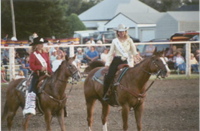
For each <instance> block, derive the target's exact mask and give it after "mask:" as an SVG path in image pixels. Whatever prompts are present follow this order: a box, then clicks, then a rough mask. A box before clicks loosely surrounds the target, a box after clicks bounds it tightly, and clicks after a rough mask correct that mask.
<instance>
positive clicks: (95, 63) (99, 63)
mask: <svg viewBox="0 0 200 131" xmlns="http://www.w3.org/2000/svg"><path fill="white" fill-rule="evenodd" d="M104 66H105V62H104V61H101V60H95V61H92V62H90V63H89V64H88V66H87V67H86V68H85V70H84V73H85V74H88V73H89V72H90V71H91V70H92V69H94V68H96V67H104Z"/></svg>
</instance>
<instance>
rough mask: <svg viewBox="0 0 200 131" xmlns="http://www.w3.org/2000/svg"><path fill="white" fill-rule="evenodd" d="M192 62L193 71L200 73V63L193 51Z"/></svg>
mask: <svg viewBox="0 0 200 131" xmlns="http://www.w3.org/2000/svg"><path fill="white" fill-rule="evenodd" d="M190 64H191V68H192V71H193V72H194V73H199V64H198V61H197V60H196V58H195V57H194V54H193V53H191V57H190Z"/></svg>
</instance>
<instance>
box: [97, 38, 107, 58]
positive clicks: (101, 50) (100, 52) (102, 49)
mask: <svg viewBox="0 0 200 131" xmlns="http://www.w3.org/2000/svg"><path fill="white" fill-rule="evenodd" d="M97 44H100V46H97V47H96V50H97V52H98V53H99V58H101V54H102V53H103V51H104V50H105V49H106V47H105V46H102V45H103V43H102V41H100V40H99V41H97Z"/></svg>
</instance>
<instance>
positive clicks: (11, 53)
mask: <svg viewBox="0 0 200 131" xmlns="http://www.w3.org/2000/svg"><path fill="white" fill-rule="evenodd" d="M192 43H198V44H199V43H200V41H181V42H150V43H135V44H136V45H150V44H153V45H157V44H185V47H186V52H185V54H186V55H185V58H186V72H185V76H186V77H190V76H191V66H190V61H189V59H190V55H191V44H192ZM85 46H107V47H109V46H110V44H95V45H94V44H92V45H88V44H87V45H86V44H79V45H68V43H62V44H60V45H49V46H48V45H46V46H45V47H64V48H66V47H67V48H69V53H70V56H74V48H76V47H82V48H84V47H85ZM16 48H31V47H30V46H14V45H12V46H7V47H4V46H1V51H2V49H9V68H8V69H9V72H10V73H9V75H10V76H9V78H10V79H9V80H12V79H14V78H15V74H16V69H15V68H16V66H15V49H16Z"/></svg>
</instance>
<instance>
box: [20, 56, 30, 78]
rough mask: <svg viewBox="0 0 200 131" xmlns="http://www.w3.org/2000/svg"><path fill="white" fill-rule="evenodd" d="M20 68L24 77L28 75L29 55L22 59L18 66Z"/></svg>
mask: <svg viewBox="0 0 200 131" xmlns="http://www.w3.org/2000/svg"><path fill="white" fill-rule="evenodd" d="M20 70H21V71H23V74H24V76H25V77H28V74H29V73H31V69H30V64H29V56H27V57H26V58H25V59H23V60H22V64H21V66H20Z"/></svg>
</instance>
